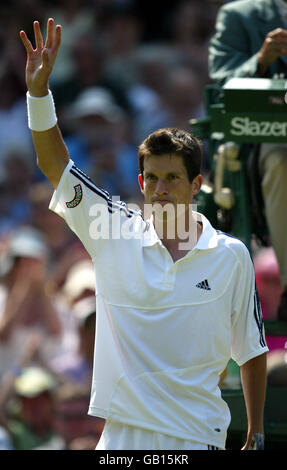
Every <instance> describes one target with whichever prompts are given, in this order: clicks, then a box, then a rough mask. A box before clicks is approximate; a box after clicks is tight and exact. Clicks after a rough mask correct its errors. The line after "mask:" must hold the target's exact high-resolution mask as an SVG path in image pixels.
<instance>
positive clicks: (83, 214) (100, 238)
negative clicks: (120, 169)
mask: <svg viewBox="0 0 287 470" xmlns="http://www.w3.org/2000/svg"><path fill="white" fill-rule="evenodd" d="M49 209H50V210H52V211H54V212H55V213H56V214H58V215H59V216H60V217H62V218H63V219H64V220H65V221H66V223H67V224H68V226H69V227H70V229H71V230H72V231H73V232H74V233H75V234H76V235H77V237H78V238H79V239H80V240H81V242H82V243H83V245H84V247H85V248H86V250H87V251H88V253H89V254H90V256H91V257H92V258H94V256H95V255H96V252H97V251H98V250H99V249H102V248H103V247H104V246H105V244H106V243H107V242H108V240H110V220H111V215H115V216H117V214H118V215H119V217H121V218H127V217H131V216H132V215H133V214H132V212H133V211H130V210H129V209H128V208H127V206H126V204H125V203H124V202H121V201H118V202H116V201H114V200H113V198H111V197H110V195H109V193H108V192H107V191H105V190H103V189H101V188H99V187H98V186H97V185H96V184H95V183H94V182H93V181H92V180H91V178H90V177H89V176H87V175H86V174H85V173H84V172H82V171H81V170H80V169H79V168H77V167H76V166H75V164H74V162H73V161H72V160H70V161H69V162H68V164H67V166H66V168H65V169H64V171H63V174H62V176H61V179H60V181H59V184H58V187H57V189H56V190H55V191H54V193H53V196H52V199H51V202H50V205H49Z"/></svg>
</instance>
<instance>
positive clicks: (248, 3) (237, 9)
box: [220, 0, 261, 15]
mask: <svg viewBox="0 0 287 470" xmlns="http://www.w3.org/2000/svg"><path fill="white" fill-rule="evenodd" d="M258 1H259V3H261V0H258ZM256 7H257V5H256V4H255V3H254V0H235V1H232V2H229V3H226V4H225V5H223V6H222V7H221V8H220V11H225V12H228V13H229V12H230V13H232V12H234V13H244V14H245V15H246V14H247V13H250V12H251V11H255V10H256Z"/></svg>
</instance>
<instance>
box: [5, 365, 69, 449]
mask: <svg viewBox="0 0 287 470" xmlns="http://www.w3.org/2000/svg"><path fill="white" fill-rule="evenodd" d="M55 388H56V382H55V379H54V377H53V376H52V375H51V374H50V373H49V372H48V371H47V370H45V369H43V368H41V367H39V366H36V365H31V366H29V367H26V368H24V369H23V370H22V371H21V373H20V375H19V376H18V377H17V378H16V380H15V386H14V389H15V397H14V401H12V402H11V403H10V405H9V406H10V416H9V419H8V430H9V433H10V435H11V439H12V442H13V446H14V449H15V450H40V449H41V450H60V449H63V447H64V442H63V440H62V438H61V437H60V436H59V434H58V433H57V432H56V430H55Z"/></svg>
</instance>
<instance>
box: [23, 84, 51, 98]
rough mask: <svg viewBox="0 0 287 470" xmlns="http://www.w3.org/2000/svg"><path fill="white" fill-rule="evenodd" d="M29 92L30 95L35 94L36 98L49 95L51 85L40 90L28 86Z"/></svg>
mask: <svg viewBox="0 0 287 470" xmlns="http://www.w3.org/2000/svg"><path fill="white" fill-rule="evenodd" d="M28 93H29V95H30V96H33V97H34V98H43V96H47V95H48V93H49V87H46V88H41V89H38V90H35V89H33V88H28Z"/></svg>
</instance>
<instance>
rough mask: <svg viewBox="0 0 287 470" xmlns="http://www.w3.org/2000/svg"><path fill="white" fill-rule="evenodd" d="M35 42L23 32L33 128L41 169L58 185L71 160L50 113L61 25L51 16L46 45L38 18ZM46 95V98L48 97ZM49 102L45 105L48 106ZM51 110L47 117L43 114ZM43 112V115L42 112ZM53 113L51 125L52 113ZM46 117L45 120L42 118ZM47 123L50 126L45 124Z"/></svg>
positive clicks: (55, 185)
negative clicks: (38, 122) (55, 24)
mask: <svg viewBox="0 0 287 470" xmlns="http://www.w3.org/2000/svg"><path fill="white" fill-rule="evenodd" d="M33 26H34V34H35V45H36V48H35V49H33V46H32V44H31V42H30V40H29V39H28V37H27V35H26V33H25V31H20V37H21V40H22V42H23V44H24V46H25V48H26V52H27V63H26V84H27V89H28V99H29V100H30V106H31V114H33V116H30V117H31V118H32V119H31V121H32V122H30V123H29V127H30V129H31V130H32V137H33V143H34V147H35V151H36V155H37V164H38V166H39V168H40V170H41V171H42V172H43V173H44V174H45V176H46V177H47V178H48V180H49V181H50V183H51V184H52V186H53V187H54V188H56V187H57V185H58V183H59V181H60V178H61V175H62V172H63V170H64V168H65V167H66V165H67V163H68V161H69V154H68V150H67V147H66V145H65V142H64V140H63V137H62V134H61V131H60V129H59V127H58V125H57V124H56V123H55V119H54V120H53V119H52V114H51V113H50V112H49V106H50V107H51V100H52V97H50V99H49V100H48V95H49V77H50V75H51V73H52V70H53V65H54V63H55V60H56V57H57V53H58V50H59V47H60V43H61V26H59V25H57V26H56V27H55V28H54V20H53V19H52V18H50V19H49V20H48V21H47V35H46V41H45V44H44V40H43V36H42V33H41V30H40V25H39V22H38V21H34V24H33ZM45 97H46V98H45ZM44 101H45V107H44ZM37 113H39V121H41V122H42V125H41V126H39V127H44V129H41V130H35V127H36V128H37V129H38V126H37V125H35V124H36V121H37ZM43 113H47V116H46V115H45V116H43ZM41 114H42V115H41ZM50 114H51V119H50V122H51V124H50V126H49V117H50V116H49V115H50ZM43 117H44V119H42V118H43ZM45 124H46V125H45Z"/></svg>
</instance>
